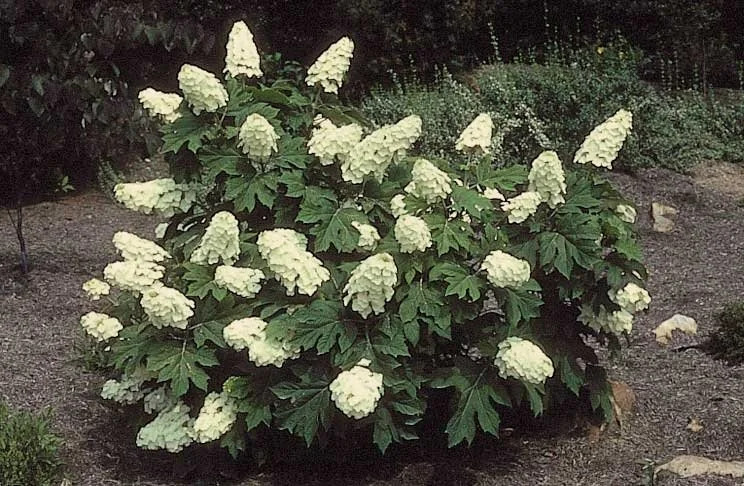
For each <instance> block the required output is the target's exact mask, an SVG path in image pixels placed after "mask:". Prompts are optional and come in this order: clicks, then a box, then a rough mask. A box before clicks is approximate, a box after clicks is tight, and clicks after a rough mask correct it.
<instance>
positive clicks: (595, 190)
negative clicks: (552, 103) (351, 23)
mask: <svg viewBox="0 0 744 486" xmlns="http://www.w3.org/2000/svg"><path fill="white" fill-rule="evenodd" d="M226 51H227V55H226V57H225V67H224V72H225V73H226V74H225V77H224V78H223V79H220V78H218V77H217V76H215V75H214V74H212V73H210V72H208V71H205V70H202V69H201V68H199V67H197V66H194V65H191V64H185V65H184V66H182V68H181V70H180V72H179V74H178V81H179V87H180V94H179V93H162V92H159V91H156V90H152V89H146V90H143V91H142V92H141V93H140V95H139V98H140V100H141V102H142V104H143V106H144V107H145V109H147V110H148V112H149V113H150V114H152V115H153V116H156V117H158V118H159V119H160V120H161V121H162V133H163V146H162V151H163V153H164V154H165V156H166V160H167V161H168V163H169V164H170V168H171V177H170V178H163V179H157V180H153V181H149V182H142V183H127V184H119V185H117V186H116V187H115V194H116V197H117V199H118V200H119V201H120V202H121V203H122V204H124V205H125V206H126V207H128V208H130V209H133V210H138V211H142V212H145V213H152V212H160V213H162V214H164V215H166V216H168V217H169V221H168V222H167V223H166V224H165V225H164V226H162V227H160V228H159V229H158V234H159V236H158V241H157V242H155V241H151V240H149V239H146V238H142V237H141V236H137V235H133V234H131V233H128V232H126V231H122V232H119V233H117V234H115V235H114V238H113V243H114V245H115V247H116V248H117V250H118V251H119V253H120V255H121V259H120V260H119V261H117V262H114V263H111V264H109V265H108V266H107V267H106V268H105V269H104V270H103V277H104V280H105V281H102V280H98V279H93V280H91V281H89V282H86V284H85V285H84V289H85V291H86V292H87V293H88V294H89V295H90V296H91V298H92V299H94V300H98V301H100V305H99V306H97V310H96V311H91V312H88V313H86V314H85V315H84V316H83V317H82V319H81V324H82V327H83V328H84V329H85V331H86V332H87V333H88V334H89V335H90V337H91V339H93V340H95V341H97V342H101V343H106V346H107V348H106V349H107V351H106V352H107V356H108V362H107V363H108V365H107V366H108V369H109V370H110V371H111V373H112V374H113V375H114V378H113V379H111V380H109V381H107V382H106V383H105V384H104V386H103V390H102V396H103V397H104V398H107V399H111V400H114V401H116V402H119V403H121V404H124V405H127V406H129V408H128V409H127V410H128V412H130V413H131V415H132V417H133V419H136V420H137V423H138V424H143V425H141V426H140V428H139V432H138V433H137V437H136V439H134V438H133V440H135V441H136V443H137V444H138V445H139V446H140V447H143V448H146V449H165V450H167V451H169V452H172V453H179V452H182V451H184V450H185V449H187V448H188V450H194V449H197V450H198V447H199V445H200V444H207V445H208V444H219V445H221V446H222V447H225V448H226V449H228V450H229V451H230V453H231V454H233V455H235V456H238V455H240V454H241V453H248V454H251V455H253V456H254V457H260V456H262V455H263V454H265V453H266V450H265V447H266V444H267V442H266V441H265V440H263V439H264V438H265V437H266V435H267V434H274V435H281V434H285V435H286V434H291V435H293V436H295V437H298V438H300V439H301V440H302V441H304V442H305V443H306V444H307V445H308V446H311V445H317V444H320V445H323V444H327V443H329V442H332V441H337V440H339V438H340V437H343V436H345V435H350V434H353V433H360V434H363V436H364V437H365V438H366V440H367V441H369V442H374V444H375V445H376V446H377V447H378V448H379V449H380V451H382V452H384V451H385V450H386V449H387V448H388V447H389V446H390V445H391V444H393V443H396V442H401V441H406V440H413V439H416V438H417V437H418V434H419V431H418V430H417V426H418V425H419V424H420V423H421V421H422V419H423V418H424V417H425V416H426V414H427V410H428V407H429V405H430V403H429V399H430V397H431V396H432V395H433V394H435V393H436V392H437V391H441V390H443V391H444V393H445V394H446V395H447V396H448V398H449V400H448V401H447V403H448V405H447V411H446V414H445V415H446V417H447V418H446V419H445V420H444V421H442V422H441V423H437V426H438V427H439V428H440V429H442V430H444V431H445V432H446V434H447V436H448V442H449V445H450V446H455V445H458V444H462V443H467V444H470V443H471V442H472V441H473V440H474V438H475V437H476V435H477V434H479V433H484V434H490V435H494V436H496V435H498V433H499V425H500V417H501V415H500V414H501V413H502V412H503V411H504V410H506V409H508V408H509V407H514V408H520V407H526V408H528V409H531V411H532V412H533V413H534V414H535V415H540V414H542V413H543V412H544V411H545V410H547V409H559V408H560V407H561V406H562V404H564V403H566V400H568V399H569V398H571V397H573V398H574V399H579V400H583V401H586V402H587V403H589V404H590V405H591V407H592V408H594V409H595V410H598V411H600V412H601V413H604V414H605V415H606V416H607V417H609V416H611V415H612V406H611V403H610V387H609V385H608V382H607V373H606V371H605V370H604V369H603V368H602V366H601V365H600V363H599V359H598V357H597V354H596V353H595V349H594V348H593V347H592V346H591V345H590V344H588V342H589V340H592V341H596V342H598V343H600V344H601V345H604V346H609V348H610V349H612V350H618V349H619V348H620V347H621V345H622V341H623V339H624V337H625V336H627V334H628V333H629V332H630V331H631V329H632V322H633V314H634V313H637V312H640V311H642V310H644V309H645V308H646V306H647V305H648V303H649V301H650V297H649V295H648V293H647V292H646V291H645V290H644V289H643V286H644V281H645V279H646V277H647V275H646V270H645V267H644V265H643V263H642V258H641V252H640V249H639V247H638V244H637V242H636V239H635V234H634V229H633V225H632V223H633V222H634V220H635V209H634V208H633V207H632V205H630V204H629V203H628V201H626V200H625V199H623V197H622V195H621V194H619V193H618V192H617V191H616V190H615V189H614V188H613V187H612V186H611V185H610V184H609V183H608V182H607V181H606V180H604V179H603V177H602V174H601V171H603V170H608V169H611V168H612V163H613V161H614V160H615V158H616V157H617V154H618V152H619V151H620V149H621V147H622V144H623V142H624V140H625V139H626V137H627V136H628V134H629V133H630V131H631V126H632V118H633V117H632V114H631V113H630V112H628V111H626V110H623V109H620V110H618V111H617V113H615V114H614V115H613V116H612V117H610V118H608V119H607V120H606V121H604V122H603V123H602V124H600V125H599V126H597V127H595V128H594V129H593V130H592V132H591V133H589V135H588V136H587V137H586V139H585V140H584V141H583V142H582V143H581V144H580V146H578V145H579V144H577V146H578V150H577V151H576V153H575V154H574V155H573V157H572V158H571V159H569V160H570V161H567V162H566V163H563V162H562V161H561V159H560V158H559V156H558V154H556V153H555V152H553V151H549V150H543V151H539V150H538V151H537V153H535V155H534V156H532V155H530V158H532V159H533V160H532V163H531V164H529V166H527V165H524V164H523V165H512V166H509V167H501V164H500V163H499V162H498V161H495V160H494V157H493V154H492V151H493V150H495V148H496V146H497V144H498V143H499V139H498V137H497V136H496V135H497V130H496V128H495V127H494V119H493V118H492V117H491V116H489V114H488V113H478V114H477V116H467V115H463V116H462V118H461V120H462V121H466V120H467V119H468V118H472V119H470V120H469V123H468V124H467V126H464V127H451V129H452V130H454V131H455V132H456V133H459V135H458V136H456V137H453V138H449V139H448V140H450V141H451V143H452V145H453V150H454V151H456V152H457V153H458V154H459V162H458V163H452V162H451V160H449V159H448V158H444V157H442V156H441V153H430V154H427V153H422V154H421V155H414V154H417V153H418V150H417V149H416V144H417V141H418V140H419V138H420V137H421V136H422V134H423V133H424V131H425V126H426V125H425V121H424V120H423V119H422V118H421V117H420V116H418V115H416V114H408V116H405V117H401V119H398V120H396V121H395V123H391V124H385V125H375V124H373V123H371V122H370V121H369V120H367V119H366V118H364V117H363V116H362V115H361V114H360V113H359V112H357V111H356V110H355V109H353V108H350V107H348V106H345V105H344V104H343V103H341V102H340V101H339V98H338V96H337V94H338V91H339V88H341V86H342V84H343V82H344V79H345V75H346V72H347V70H348V69H349V66H350V64H351V59H352V57H353V52H354V43H353V42H352V41H351V39H349V38H348V37H342V38H341V39H340V40H338V41H337V42H336V43H334V44H332V45H331V46H330V47H329V48H328V49H327V50H325V51H324V52H323V54H321V55H320V57H318V59H317V60H316V61H315V63H313V65H312V66H311V67H310V68H309V69H308V70H307V71H305V69H304V68H302V67H301V66H299V65H297V64H294V63H284V64H283V63H281V62H277V63H265V62H262V61H260V57H259V53H258V49H257V47H256V45H255V43H254V41H253V36H252V34H251V32H250V30H249V29H248V28H247V26H246V25H245V24H244V23H242V22H238V23H236V24H235V25H234V26H233V28H232V30H231V31H230V35H229V37H228V42H227V49H226ZM274 59H279V58H276V57H274ZM471 115H472V114H471ZM439 133H440V134H442V136H443V137H444V135H443V134H444V129H443V128H442V129H441V130H440V132H439ZM525 143H527V142H525Z"/></svg>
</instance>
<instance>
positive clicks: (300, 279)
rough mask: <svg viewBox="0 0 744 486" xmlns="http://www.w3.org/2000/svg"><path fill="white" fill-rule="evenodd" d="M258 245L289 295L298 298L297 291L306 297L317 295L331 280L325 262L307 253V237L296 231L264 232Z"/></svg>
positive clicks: (259, 238) (259, 237)
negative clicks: (323, 285)
mask: <svg viewBox="0 0 744 486" xmlns="http://www.w3.org/2000/svg"><path fill="white" fill-rule="evenodd" d="M257 243H258V252H259V253H260V254H261V257H262V258H263V259H264V260H266V263H268V265H269V268H270V269H271V271H272V272H274V274H275V277H276V279H277V280H279V281H280V282H281V283H282V285H284V287H285V288H286V289H287V295H294V293H295V289H297V291H298V292H299V293H301V294H303V295H313V294H314V293H315V291H316V290H318V288H319V287H320V286H321V284H322V283H323V282H325V281H327V280H328V279H330V278H331V274H330V272H329V271H328V270H327V269H326V268H324V267H323V262H321V261H320V260H318V259H317V258H316V257H315V256H314V255H313V254H312V253H310V252H309V251H307V250H306V247H307V238H305V236H304V235H302V234H300V233H298V232H296V231H294V230H291V229H285V228H278V229H274V230H268V231H263V232H261V233H260V234H259V235H258V240H257Z"/></svg>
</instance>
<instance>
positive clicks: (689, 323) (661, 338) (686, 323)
mask: <svg viewBox="0 0 744 486" xmlns="http://www.w3.org/2000/svg"><path fill="white" fill-rule="evenodd" d="M672 331H682V332H684V333H685V334H689V335H694V334H697V322H695V319H693V318H692V317H687V316H685V315H682V314H674V315H673V316H672V317H670V318H669V319H667V320H666V321H664V322H662V323H661V324H659V325H658V326H657V327H656V329H654V334H656V342H658V343H659V344H663V345H666V344H669V340H670V339H671V338H672Z"/></svg>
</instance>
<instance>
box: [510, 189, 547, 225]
mask: <svg viewBox="0 0 744 486" xmlns="http://www.w3.org/2000/svg"><path fill="white" fill-rule="evenodd" d="M541 202H542V197H540V194H539V193H537V192H535V191H526V192H523V193H522V194H519V195H518V196H514V197H512V198H509V200H507V201H506V202H502V203H501V210H502V211H504V212H505V213H507V220H508V221H509V222H510V223H523V222H524V221H526V220H527V218H529V217H530V216H532V215H533V214H535V212H536V211H537V208H538V206H540V203H541Z"/></svg>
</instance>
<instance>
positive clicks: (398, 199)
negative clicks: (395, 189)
mask: <svg viewBox="0 0 744 486" xmlns="http://www.w3.org/2000/svg"><path fill="white" fill-rule="evenodd" d="M405 199H406V196H405V195H404V194H396V195H395V196H393V198H392V199H391V200H390V212H391V213H393V216H395V217H396V218H400V217H401V216H403V215H404V214H408V211H406V201H405Z"/></svg>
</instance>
